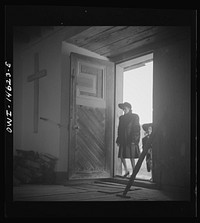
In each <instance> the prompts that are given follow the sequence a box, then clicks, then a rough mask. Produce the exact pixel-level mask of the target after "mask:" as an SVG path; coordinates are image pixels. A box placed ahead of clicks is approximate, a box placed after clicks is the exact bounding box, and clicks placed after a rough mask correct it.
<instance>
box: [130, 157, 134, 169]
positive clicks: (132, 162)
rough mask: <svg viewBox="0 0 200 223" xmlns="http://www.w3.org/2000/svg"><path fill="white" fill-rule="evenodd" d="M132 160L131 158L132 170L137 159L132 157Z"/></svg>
mask: <svg viewBox="0 0 200 223" xmlns="http://www.w3.org/2000/svg"><path fill="white" fill-rule="evenodd" d="M130 160H131V166H132V170H134V168H135V159H134V158H131V159H130Z"/></svg>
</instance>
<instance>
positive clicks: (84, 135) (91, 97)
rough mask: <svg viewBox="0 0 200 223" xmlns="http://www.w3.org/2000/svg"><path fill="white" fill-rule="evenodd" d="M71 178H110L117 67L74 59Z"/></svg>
mask: <svg viewBox="0 0 200 223" xmlns="http://www.w3.org/2000/svg"><path fill="white" fill-rule="evenodd" d="M71 86H72V87H71V91H70V92H71V100H70V148H69V178H72V179H74V178H97V177H110V176H111V173H112V171H113V170H112V162H113V160H112V159H113V155H112V154H113V125H114V124H113V116H114V108H113V105H114V64H113V63H111V62H108V61H103V60H99V59H95V58H91V57H87V56H83V55H79V54H74V53H73V54H72V55H71Z"/></svg>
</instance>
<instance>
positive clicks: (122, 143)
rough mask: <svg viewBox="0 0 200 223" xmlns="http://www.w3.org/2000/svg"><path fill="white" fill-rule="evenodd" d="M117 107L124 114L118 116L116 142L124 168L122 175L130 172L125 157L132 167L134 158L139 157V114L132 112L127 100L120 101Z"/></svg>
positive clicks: (133, 166)
mask: <svg viewBox="0 0 200 223" xmlns="http://www.w3.org/2000/svg"><path fill="white" fill-rule="evenodd" d="M118 106H119V108H120V109H122V110H123V111H124V115H121V116H120V117H119V126H118V136H117V140H116V143H117V145H118V146H119V153H118V157H119V158H121V161H122V164H123V166H124V169H125V175H124V177H126V176H128V175H129V174H130V173H129V171H128V169H127V164H126V158H129V159H130V161H131V165H132V169H133V170H134V168H135V159H136V158H139V155H140V149H139V145H138V144H139V141H140V124H139V116H138V115H137V114H134V113H132V106H131V104H130V103H128V102H124V103H120V104H119V105H118Z"/></svg>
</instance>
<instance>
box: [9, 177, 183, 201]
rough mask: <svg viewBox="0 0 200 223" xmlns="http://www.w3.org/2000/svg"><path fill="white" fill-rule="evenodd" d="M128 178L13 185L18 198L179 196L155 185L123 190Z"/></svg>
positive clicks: (143, 198)
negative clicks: (124, 195)
mask: <svg viewBox="0 0 200 223" xmlns="http://www.w3.org/2000/svg"><path fill="white" fill-rule="evenodd" d="M127 181H128V179H127V180H124V181H120V180H115V181H109V180H84V181H83V180H82V181H80V180H74V181H69V182H67V183H66V184H65V185H20V186H16V187H14V188H13V200H14V201H173V200H176V199H179V198H178V197H176V196H171V194H166V193H164V192H162V191H160V190H157V189H155V188H150V187H149V188H147V187H141V186H137V185H139V184H137V182H136V183H135V186H132V187H131V188H130V191H129V192H128V193H127V195H128V196H130V198H129V199H127V198H122V197H119V196H117V194H122V193H123V191H124V189H125V187H126V183H127ZM149 184H150V183H149Z"/></svg>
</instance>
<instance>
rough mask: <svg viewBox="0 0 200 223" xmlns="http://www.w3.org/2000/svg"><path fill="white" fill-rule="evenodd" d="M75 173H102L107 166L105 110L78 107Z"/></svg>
mask: <svg viewBox="0 0 200 223" xmlns="http://www.w3.org/2000/svg"><path fill="white" fill-rule="evenodd" d="M77 124H78V126H79V128H80V129H79V131H77V148H76V152H75V157H76V158H75V159H76V161H75V166H76V167H75V171H76V172H79V171H86V172H87V171H101V170H104V164H105V109H101V108H91V107H86V106H77Z"/></svg>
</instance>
